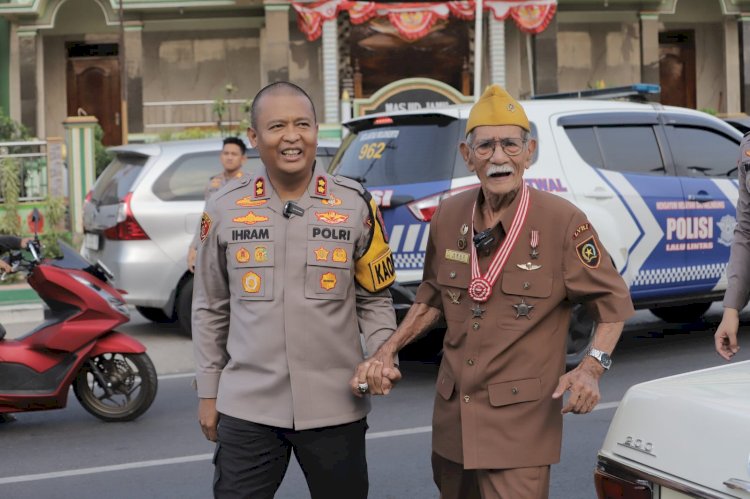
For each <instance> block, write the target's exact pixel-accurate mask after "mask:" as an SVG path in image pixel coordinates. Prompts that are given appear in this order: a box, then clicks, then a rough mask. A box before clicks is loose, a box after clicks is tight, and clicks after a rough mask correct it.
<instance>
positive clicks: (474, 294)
mask: <svg viewBox="0 0 750 499" xmlns="http://www.w3.org/2000/svg"><path fill="white" fill-rule="evenodd" d="M476 210H477V203H476V201H474V208H473V209H472V212H471V225H472V229H473V227H474V214H475V213H476ZM528 211H529V189H528V187H526V184H525V183H524V184H523V188H522V189H521V200H520V201H519V203H518V208H516V214H515V215H513V222H511V224H510V229H509V230H508V233H507V234H506V236H505V239H504V240H503V242H502V244H501V245H500V247H499V248H497V251H496V252H495V256H493V257H492V262H490V266H489V268H488V269H487V273H486V274H484V275H482V274H481V273H480V272H479V259H478V258H477V249H476V247H475V246H474V245H473V244H472V245H471V283H470V284H469V296H471V298H472V300H474V301H476V302H479V303H484V302H486V301H487V300H488V299H489V298H490V295H491V294H492V288H493V286H494V285H495V283H496V282H497V278H498V277H500V272H502V270H503V267H505V262H507V261H508V257H509V256H510V252H511V251H512V250H513V247H514V246H515V245H516V241H517V240H518V235H519V234H520V233H521V227H523V224H524V223H525V222H526V214H527V213H528Z"/></svg>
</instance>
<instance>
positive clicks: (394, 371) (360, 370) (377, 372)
mask: <svg viewBox="0 0 750 499" xmlns="http://www.w3.org/2000/svg"><path fill="white" fill-rule="evenodd" d="M400 379H401V371H399V369H398V368H397V367H396V366H394V365H393V355H390V354H388V355H378V354H376V355H375V356H374V357H371V358H369V359H366V360H364V361H363V362H361V363H360V364H359V365H358V366H357V369H356V370H355V372H354V376H353V377H352V379H351V381H350V382H349V387H350V388H351V390H352V393H353V394H354V395H355V396H357V397H362V396H363V395H364V394H365V393H371V394H372V395H388V394H389V393H390V392H391V389H392V388H393V386H394V385H395V384H396V383H398V381H399V380H400ZM365 385H366V386H367V389H366V390H360V386H362V387H364V386H365Z"/></svg>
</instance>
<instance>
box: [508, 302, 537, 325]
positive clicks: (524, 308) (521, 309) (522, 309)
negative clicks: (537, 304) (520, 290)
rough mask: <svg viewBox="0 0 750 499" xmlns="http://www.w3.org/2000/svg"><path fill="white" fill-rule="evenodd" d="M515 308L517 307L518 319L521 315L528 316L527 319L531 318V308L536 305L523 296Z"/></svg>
mask: <svg viewBox="0 0 750 499" xmlns="http://www.w3.org/2000/svg"><path fill="white" fill-rule="evenodd" d="M513 308H515V309H516V319H518V318H519V317H526V318H527V319H529V320H531V317H530V316H529V314H530V313H531V309H533V308H534V305H529V304H528V303H526V301H525V300H524V299H523V298H521V303H517V304H516V305H513Z"/></svg>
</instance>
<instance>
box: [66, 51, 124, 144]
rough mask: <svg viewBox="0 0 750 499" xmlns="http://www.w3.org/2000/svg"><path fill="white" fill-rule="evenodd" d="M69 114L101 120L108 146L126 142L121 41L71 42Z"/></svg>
mask: <svg viewBox="0 0 750 499" xmlns="http://www.w3.org/2000/svg"><path fill="white" fill-rule="evenodd" d="M67 51H68V64H67V88H68V116H78V115H79V114H84V113H85V114H86V115H88V116H96V118H97V119H98V120H99V125H101V127H102V130H104V137H103V139H102V143H103V144H104V145H106V146H112V145H119V144H122V122H121V119H120V62H119V59H118V51H117V44H112V43H109V44H95V45H88V44H80V43H73V44H70V45H68V47H67Z"/></svg>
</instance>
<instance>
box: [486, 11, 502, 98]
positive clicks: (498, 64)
mask: <svg viewBox="0 0 750 499" xmlns="http://www.w3.org/2000/svg"><path fill="white" fill-rule="evenodd" d="M489 31H490V54H489V57H490V77H491V80H490V83H497V84H498V85H500V86H501V87H503V88H505V21H504V20H503V21H498V20H497V19H495V16H493V15H490V30H489Z"/></svg>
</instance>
